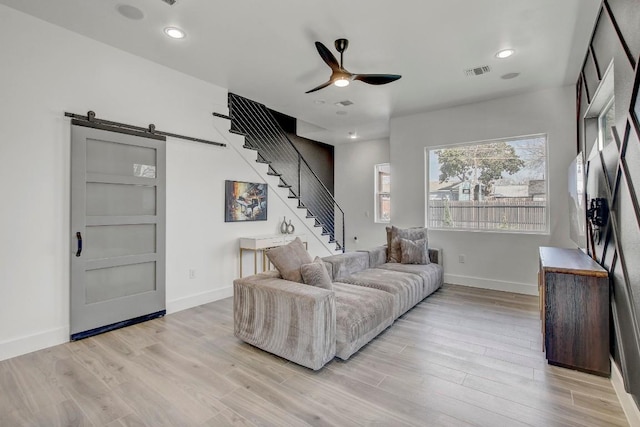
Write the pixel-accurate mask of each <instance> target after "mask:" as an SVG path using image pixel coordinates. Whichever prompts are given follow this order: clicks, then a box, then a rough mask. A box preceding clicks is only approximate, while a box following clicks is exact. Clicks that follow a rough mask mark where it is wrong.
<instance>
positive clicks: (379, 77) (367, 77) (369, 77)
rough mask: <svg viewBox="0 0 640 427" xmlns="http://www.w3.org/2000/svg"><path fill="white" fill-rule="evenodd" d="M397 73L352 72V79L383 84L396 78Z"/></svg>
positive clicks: (372, 83)
mask: <svg viewBox="0 0 640 427" xmlns="http://www.w3.org/2000/svg"><path fill="white" fill-rule="evenodd" d="M400 77H402V76H400V75H398V74H354V76H353V80H360V81H361V82H364V83H369V84H370V85H384V84H387V83H391V82H394V81H396V80H398V79H399V78H400Z"/></svg>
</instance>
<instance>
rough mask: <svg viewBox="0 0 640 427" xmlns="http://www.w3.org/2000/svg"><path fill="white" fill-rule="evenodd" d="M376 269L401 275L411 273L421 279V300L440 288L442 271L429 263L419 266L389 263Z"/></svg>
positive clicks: (438, 266)
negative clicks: (396, 272) (400, 273)
mask: <svg viewBox="0 0 640 427" xmlns="http://www.w3.org/2000/svg"><path fill="white" fill-rule="evenodd" d="M378 268H380V269H382V270H390V271H399V272H403V273H411V274H415V275H418V276H420V277H421V279H422V285H423V287H422V298H426V297H428V296H429V295H431V294H432V293H434V292H435V291H436V290H438V288H440V287H441V286H442V282H443V269H442V266H441V265H438V264H436V263H430V264H426V265H421V264H398V263H395V262H389V263H387V264H382V265H381V266H379V267H378Z"/></svg>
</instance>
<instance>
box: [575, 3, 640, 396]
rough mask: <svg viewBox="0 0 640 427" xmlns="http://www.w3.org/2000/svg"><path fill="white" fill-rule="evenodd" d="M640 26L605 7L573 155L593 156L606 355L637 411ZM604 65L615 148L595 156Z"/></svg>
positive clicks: (637, 19) (628, 10)
mask: <svg viewBox="0 0 640 427" xmlns="http://www.w3.org/2000/svg"><path fill="white" fill-rule="evenodd" d="M639 23H640V2H638V0H604V1H603V3H602V7H601V10H600V15H599V17H598V20H597V22H596V25H595V27H594V30H593V35H592V38H591V42H590V45H589V48H588V50H587V52H586V55H585V61H584V64H583V67H582V70H581V73H580V76H579V77H578V81H577V86H576V87H577V93H576V95H577V96H576V107H577V114H578V116H577V124H578V151H582V152H583V153H585V155H586V159H589V153H594V156H592V157H591V159H590V160H589V161H588V163H587V181H588V188H590V189H591V193H592V194H588V195H587V197H589V198H592V197H604V198H606V199H607V201H608V203H609V207H610V209H611V214H610V217H609V221H608V224H607V226H606V227H604V228H603V229H602V230H601V233H600V234H601V238H598V236H596V238H595V244H594V245H593V247H591V248H590V253H593V254H595V257H596V259H597V261H598V262H599V263H600V264H601V265H602V266H603V267H605V268H606V269H607V270H608V271H609V272H610V282H611V332H612V333H611V337H612V338H611V353H612V355H613V358H614V361H615V363H616V365H618V367H619V368H620V371H621V372H622V376H623V379H624V384H625V388H626V390H627V392H629V393H630V394H631V395H632V396H633V398H634V399H635V401H636V404H639V403H640V205H639V203H638V189H639V188H640V121H639V118H640V97H639V96H638V86H639V85H640V72H639V71H640V70H639V67H638V62H640V61H639V60H640V31H639V28H640V27H639ZM610 63H613V64H614V68H613V72H614V74H613V85H614V86H613V88H614V90H613V92H614V95H615V117H616V118H615V124H616V126H615V128H614V129H613V134H614V137H615V142H614V143H611V144H609V145H607V146H606V147H605V148H604V149H603V150H602V151H601V152H599V153H598V152H597V148H596V150H593V145H594V141H595V140H596V138H597V133H598V126H597V118H595V117H591V118H590V117H589V116H593V115H594V110H597V108H596V104H597V105H599V104H601V102H602V97H601V96H600V95H601V93H602V91H603V90H604V88H605V85H603V84H602V82H603V81H604V78H605V72H606V70H607V68H608V67H609V64H610ZM590 107H594V108H591V111H590V110H589V108H590ZM585 115H587V116H588V117H587V118H585ZM592 150H593V151H592Z"/></svg>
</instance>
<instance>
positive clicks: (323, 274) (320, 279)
mask: <svg viewBox="0 0 640 427" xmlns="http://www.w3.org/2000/svg"><path fill="white" fill-rule="evenodd" d="M300 273H301V274H302V280H303V281H304V283H306V284H307V285H311V286H316V287H318V288H323V289H328V290H330V291H331V290H333V285H332V284H331V277H329V272H328V271H327V267H325V266H324V261H322V260H321V259H320V257H316V259H314V260H313V262H312V263H310V264H303V265H302V266H301V267H300Z"/></svg>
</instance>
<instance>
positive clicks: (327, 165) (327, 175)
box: [271, 110, 335, 195]
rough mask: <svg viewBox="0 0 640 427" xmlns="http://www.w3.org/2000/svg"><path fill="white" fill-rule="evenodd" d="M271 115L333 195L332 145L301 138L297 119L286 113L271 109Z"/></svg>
mask: <svg viewBox="0 0 640 427" xmlns="http://www.w3.org/2000/svg"><path fill="white" fill-rule="evenodd" d="M271 113H272V114H273V117H274V118H275V119H276V121H277V122H278V123H279V124H280V126H282V129H283V130H284V131H285V133H286V134H287V137H289V139H290V140H291V142H292V143H293V145H294V146H295V147H296V148H297V149H298V151H299V152H300V154H302V157H304V159H305V160H306V161H307V163H309V166H311V169H312V170H313V171H314V172H315V174H316V175H318V178H319V179H320V181H322V183H323V184H324V185H325V187H327V190H329V192H330V193H331V194H332V195H334V194H335V193H334V191H333V188H334V187H333V176H334V160H333V146H332V145H329V144H324V143H322V142H318V141H314V140H312V139H307V138H303V137H301V136H298V135H297V129H296V123H297V120H296V119H295V118H293V117H290V116H287V115H286V114H282V113H278V112H277V111H273V110H271Z"/></svg>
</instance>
